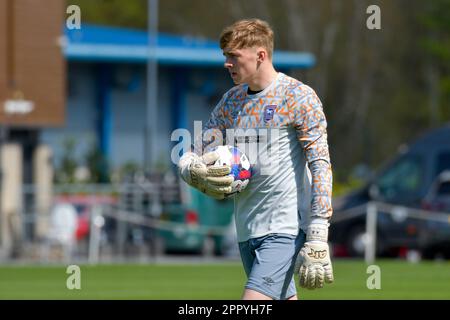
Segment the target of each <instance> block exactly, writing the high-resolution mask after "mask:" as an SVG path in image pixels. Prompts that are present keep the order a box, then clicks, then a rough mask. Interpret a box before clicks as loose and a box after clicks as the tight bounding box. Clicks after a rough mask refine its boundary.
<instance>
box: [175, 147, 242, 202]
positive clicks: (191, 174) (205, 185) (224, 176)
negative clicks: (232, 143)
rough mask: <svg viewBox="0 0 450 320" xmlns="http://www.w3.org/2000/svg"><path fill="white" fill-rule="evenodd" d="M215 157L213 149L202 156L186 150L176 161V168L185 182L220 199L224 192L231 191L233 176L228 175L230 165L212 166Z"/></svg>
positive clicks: (216, 157) (216, 155)
mask: <svg viewBox="0 0 450 320" xmlns="http://www.w3.org/2000/svg"><path fill="white" fill-rule="evenodd" d="M217 159H219V154H218V153H217V152H214V151H212V152H208V153H205V154H204V155H203V156H202V157H199V156H198V155H197V154H195V153H193V152H186V153H185V154H183V156H182V157H181V159H180V161H179V163H178V170H179V173H180V176H181V177H182V179H183V180H184V181H185V182H186V183H187V184H189V185H190V186H192V187H194V188H196V189H198V190H200V191H201V192H203V193H205V194H206V195H208V196H211V197H213V198H215V199H218V200H221V199H223V198H224V197H225V194H226V193H230V192H231V184H232V182H233V181H234V178H233V177H232V176H230V175H229V173H230V171H231V167H230V166H227V165H224V166H212V165H213V164H214V162H216V160H217Z"/></svg>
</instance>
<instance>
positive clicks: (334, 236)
mask: <svg viewBox="0 0 450 320" xmlns="http://www.w3.org/2000/svg"><path fill="white" fill-rule="evenodd" d="M446 170H450V124H447V125H446V126H443V127H441V128H439V129H435V130H433V131H430V132H428V133H426V134H424V135H423V136H421V137H420V138H419V139H418V140H416V141H415V142H413V143H411V144H410V145H408V146H404V147H402V148H400V150H399V153H398V154H397V155H396V156H395V157H394V159H393V160H391V161H390V162H389V163H388V164H387V165H386V166H384V168H383V169H382V170H380V171H379V172H378V173H377V174H375V175H374V178H372V179H371V180H370V181H369V183H367V184H366V185H365V186H364V187H363V188H361V189H359V190H357V191H355V192H353V193H351V194H349V195H346V196H344V197H342V198H339V199H334V203H333V208H334V214H333V218H332V221H331V226H330V242H332V243H333V244H334V245H335V247H336V248H341V249H343V250H344V251H345V253H344V254H348V255H350V256H362V255H363V254H364V242H365V239H366V235H365V230H366V215H365V214H364V212H365V210H366V209H365V206H366V205H367V204H368V203H369V202H370V201H378V202H382V203H387V204H391V205H395V206H397V208H398V210H394V211H391V212H386V211H383V210H378V215H377V254H379V255H396V254H398V251H399V250H400V249H402V248H408V249H417V250H420V251H425V250H427V249H428V248H429V247H430V246H432V245H434V243H435V239H434V238H435V237H438V235H437V234H436V233H433V232H434V231H435V230H433V232H430V231H431V230H430V222H429V221H427V220H426V219H417V218H413V217H410V216H409V215H408V214H407V211H405V210H404V209H402V208H416V209H424V207H423V206H424V200H425V199H426V196H427V195H428V194H430V192H431V191H430V190H432V188H433V187H434V183H435V181H436V178H437V177H438V176H439V174H441V173H442V172H444V171H446ZM441 225H442V228H441V231H442V229H450V224H448V223H447V224H446V225H444V224H443V223H441ZM449 240H450V236H449ZM340 251H342V250H340Z"/></svg>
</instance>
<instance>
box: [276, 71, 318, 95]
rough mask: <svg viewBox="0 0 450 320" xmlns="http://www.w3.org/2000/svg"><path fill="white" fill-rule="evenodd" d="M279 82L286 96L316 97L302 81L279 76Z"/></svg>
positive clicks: (311, 89) (283, 75)
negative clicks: (283, 87)
mask: <svg viewBox="0 0 450 320" xmlns="http://www.w3.org/2000/svg"><path fill="white" fill-rule="evenodd" d="M281 82H282V84H283V85H284V86H285V87H286V90H287V92H288V94H289V93H290V94H292V95H295V96H296V97H299V96H308V95H311V94H313V95H316V92H315V91H314V89H313V88H311V87H310V86H309V85H307V84H305V83H303V82H302V81H300V80H298V79H295V78H293V77H290V76H288V75H285V74H282V75H281Z"/></svg>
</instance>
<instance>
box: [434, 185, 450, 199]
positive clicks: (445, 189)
mask: <svg viewBox="0 0 450 320" xmlns="http://www.w3.org/2000/svg"><path fill="white" fill-rule="evenodd" d="M437 195H438V196H450V181H445V182H442V183H441V184H440V185H439V187H438V190H437Z"/></svg>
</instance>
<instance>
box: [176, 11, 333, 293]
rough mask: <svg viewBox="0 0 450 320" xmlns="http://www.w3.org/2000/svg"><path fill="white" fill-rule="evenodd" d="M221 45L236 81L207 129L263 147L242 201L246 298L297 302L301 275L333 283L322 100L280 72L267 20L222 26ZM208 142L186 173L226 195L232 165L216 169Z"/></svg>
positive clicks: (183, 166) (303, 281)
mask: <svg viewBox="0 0 450 320" xmlns="http://www.w3.org/2000/svg"><path fill="white" fill-rule="evenodd" d="M220 47H221V49H222V51H223V54H224V56H225V64H224V67H225V68H226V69H227V70H228V72H229V74H230V76H231V78H232V80H233V82H234V83H235V84H236V86H235V87H233V88H232V89H230V90H229V91H228V92H226V93H225V94H224V96H223V97H222V99H221V101H220V102H219V103H218V105H217V106H216V107H215V109H214V110H213V112H212V114H211V117H210V119H209V121H208V122H207V123H206V125H205V126H204V128H203V129H204V132H207V131H210V130H208V129H216V130H220V133H222V135H224V136H226V139H227V144H237V146H238V147H239V148H241V149H242V146H240V145H239V144H240V143H241V144H242V143H243V142H249V141H251V143H255V144H256V148H254V146H253V147H252V146H251V147H250V148H247V147H249V146H248V145H245V148H244V150H242V151H244V152H245V153H246V154H247V156H248V157H249V158H250V161H251V162H252V165H253V176H252V179H251V181H250V183H249V184H248V186H247V188H246V189H245V190H244V191H243V192H241V193H239V194H237V195H236V196H235V206H234V208H235V210H234V214H235V220H236V230H237V236H238V242H239V251H240V255H241V259H242V263H243V266H244V269H245V272H246V275H247V278H248V279H247V283H246V285H245V289H244V292H243V296H242V298H243V299H246V300H247V299H249V300H250V299H297V292H296V287H295V282H294V277H293V275H294V272H295V273H297V274H298V276H299V282H300V286H301V287H305V288H308V289H315V288H321V287H323V285H324V283H331V282H333V270H332V265H331V261H330V254H329V247H328V243H327V241H328V226H329V219H330V217H331V215H332V207H331V190H332V171H331V162H330V156H329V151H328V143H327V131H326V128H327V122H326V119H325V115H324V112H323V108H322V104H321V102H320V100H319V98H318V97H317V95H316V93H315V92H314V90H313V89H311V88H310V87H309V86H307V85H305V84H304V83H302V82H300V81H298V80H296V79H294V78H291V77H289V76H287V75H285V74H283V73H281V72H277V71H276V70H275V69H274V66H273V64H272V52H273V31H272V29H271V28H270V26H269V25H268V24H267V23H266V22H264V21H261V20H259V19H249V20H241V21H238V22H236V23H234V24H233V25H231V26H229V27H227V28H225V29H224V30H223V32H222V34H221V37H220ZM236 129H239V130H236ZM268 129H270V130H268ZM210 141H211V140H209V141H206V142H210ZM206 142H203V146H202V147H201V148H200V149H201V150H203V152H201V154H200V152H199V154H196V153H193V152H187V153H185V154H184V155H183V156H182V158H181V159H180V162H179V170H180V175H181V176H182V178H183V179H184V180H185V181H186V182H187V183H188V184H190V185H191V186H193V187H196V188H198V189H199V190H201V191H202V192H204V193H206V194H208V195H210V196H213V197H214V198H216V199H222V198H224V195H225V194H226V193H228V192H230V190H231V187H230V185H231V182H232V178H231V177H228V176H227V174H228V173H229V171H230V168H229V167H227V166H223V167H218V168H215V167H212V166H210V164H212V163H213V162H214V161H215V160H216V159H217V158H218V155H217V154H215V153H214V152H208V151H207V149H206V147H207V143H206ZM216 142H217V140H216ZM248 150H256V152H252V151H248ZM249 153H250V154H249Z"/></svg>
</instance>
